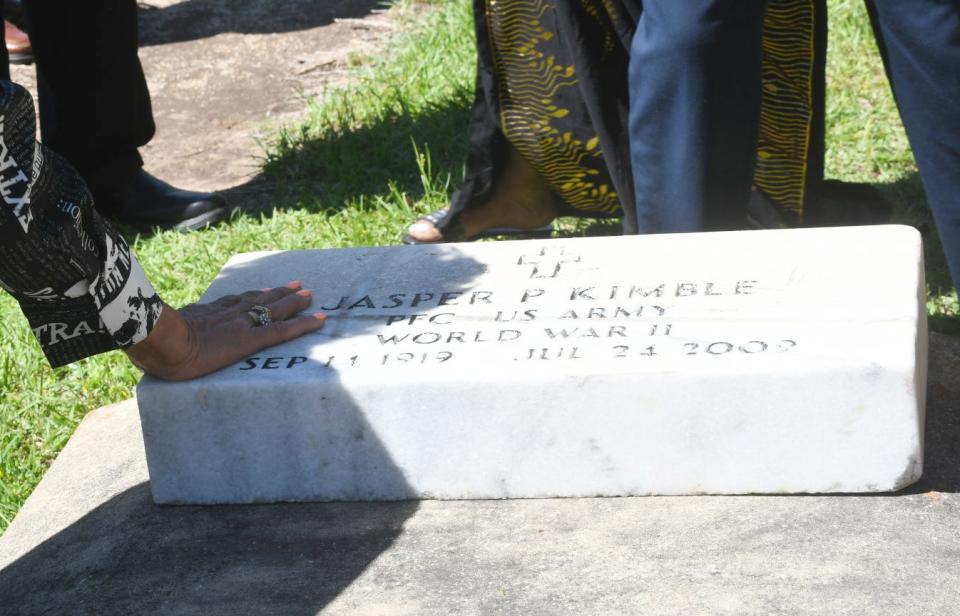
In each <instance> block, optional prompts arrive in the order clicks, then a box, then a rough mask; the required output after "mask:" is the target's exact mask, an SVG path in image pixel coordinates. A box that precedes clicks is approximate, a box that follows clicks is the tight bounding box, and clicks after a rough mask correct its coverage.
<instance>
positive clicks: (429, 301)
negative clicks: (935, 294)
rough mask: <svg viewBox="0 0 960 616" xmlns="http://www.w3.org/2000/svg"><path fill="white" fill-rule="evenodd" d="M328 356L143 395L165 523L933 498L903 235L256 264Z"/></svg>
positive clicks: (774, 234) (530, 247)
mask: <svg viewBox="0 0 960 616" xmlns="http://www.w3.org/2000/svg"><path fill="white" fill-rule="evenodd" d="M294 277H296V278H300V279H301V280H302V281H303V283H304V286H305V287H306V288H311V289H314V293H315V302H314V307H322V308H323V309H325V311H326V312H327V313H328V320H327V323H326V326H325V327H324V329H323V330H322V331H320V332H319V333H317V334H314V335H310V336H307V337H305V338H301V339H299V340H296V341H293V342H290V343H287V344H284V345H282V346H279V347H275V348H272V349H268V350H265V351H263V352H261V353H258V354H257V355H255V356H253V357H250V358H249V359H247V360H246V361H243V362H240V363H238V364H236V365H234V366H231V367H229V368H227V369H224V370H222V371H220V372H218V373H216V374H213V375H210V376H208V377H205V378H202V379H198V380H196V381H192V382H186V383H164V382H161V381H158V380H154V379H150V378H146V379H144V380H143V381H142V382H141V383H140V385H139V387H138V399H139V407H140V413H141V416H142V422H143V432H144V440H145V444H146V451H147V460H148V464H149V469H150V478H151V484H152V489H153V494H154V497H155V499H156V501H157V502H158V503H253V502H274V501H314V500H317V501H324V500H380V499H383V500H391V499H406V498H440V499H461V498H526V497H558V496H568V497H574V496H597V495H610V496H613V495H617V496H626V495H642V494H701V493H712V494H740V493H798V492H876V491H886V490H895V489H897V488H901V487H903V486H905V485H908V484H910V483H912V482H913V481H915V480H916V479H918V478H919V476H920V473H921V468H922V435H923V419H924V416H923V411H924V399H923V395H924V390H925V376H926V368H925V360H926V328H925V325H926V320H925V310H924V278H923V265H922V253H921V243H920V237H919V234H918V233H917V232H916V231H915V230H913V229H910V228H908V227H898V226H883V227H860V228H836V229H812V230H792V231H757V232H736V233H714V234H684V235H660V236H642V237H602V238H591V239H563V240H542V241H522V242H519V241H518V242H502V243H476V244H451V245H436V246H414V247H388V248H357V249H344V250H315V251H299V252H283V253H251V254H244V255H239V256H237V257H235V258H233V259H231V261H230V262H229V263H228V264H227V266H226V267H225V268H224V270H223V271H222V273H221V274H220V276H219V277H218V278H217V279H216V281H215V282H214V283H213V284H212V285H211V287H210V289H209V291H208V292H207V294H206V295H205V299H206V300H210V299H214V298H216V297H218V296H220V295H224V294H227V293H234V292H239V291H243V290H247V289H254V288H262V287H265V286H272V285H275V284H278V283H279V282H282V281H283V280H286V279H290V278H294Z"/></svg>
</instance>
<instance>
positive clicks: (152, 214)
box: [91, 169, 230, 231]
mask: <svg viewBox="0 0 960 616" xmlns="http://www.w3.org/2000/svg"><path fill="white" fill-rule="evenodd" d="M91 192H92V193H93V200H94V203H95V204H96V206H97V209H98V210H99V211H100V213H102V214H104V215H105V216H108V217H110V218H114V219H116V220H117V221H119V222H121V223H122V224H125V225H129V226H130V227H132V228H133V229H134V230H136V231H149V230H151V229H154V228H158V229H162V230H167V229H176V230H177V231H195V230H197V229H202V228H204V227H206V226H207V225H213V224H216V223H218V222H220V221H221V220H223V219H225V218H227V216H229V215H230V212H229V210H228V209H227V203H226V201H224V199H223V197H221V196H220V195H217V194H214V193H203V192H190V191H186V190H180V189H179V188H175V187H173V186H171V185H170V184H167V183H166V182H164V181H162V180H159V179H157V178H155V177H153V176H152V175H150V174H149V173H147V172H146V171H144V170H143V169H139V170H137V171H135V172H134V173H132V174H131V175H129V176H127V177H125V178H123V179H120V180H116V181H114V182H113V183H111V184H109V185H106V186H96V187H94V186H91Z"/></svg>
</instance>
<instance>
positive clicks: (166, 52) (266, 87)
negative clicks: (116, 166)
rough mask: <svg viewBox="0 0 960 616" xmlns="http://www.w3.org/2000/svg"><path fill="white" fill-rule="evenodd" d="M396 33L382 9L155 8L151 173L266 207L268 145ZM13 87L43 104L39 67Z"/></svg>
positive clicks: (154, 4) (332, 2)
mask: <svg viewBox="0 0 960 616" xmlns="http://www.w3.org/2000/svg"><path fill="white" fill-rule="evenodd" d="M394 28H395V21H394V11H393V10H388V7H387V6H386V4H385V3H384V2H381V1H380V0H250V1H248V2H242V3H240V2H236V0H152V1H151V2H146V3H141V4H140V42H141V46H140V60H141V62H142V63H143V67H144V72H145V73H146V75H147V81H148V83H149V85H150V93H151V96H152V100H153V111H154V117H155V119H156V124H157V133H156V136H155V137H154V139H153V140H152V141H151V142H150V143H149V144H148V145H147V146H145V147H144V148H142V149H141V153H142V154H143V157H144V160H145V162H146V168H147V170H148V171H150V172H151V173H153V174H154V175H157V176H158V177H161V178H163V179H164V180H167V181H169V182H171V183H174V184H176V185H178V186H181V187H184V188H190V189H195V190H222V191H226V193H227V194H228V197H229V198H230V199H231V201H232V202H236V203H237V204H238V205H240V204H242V205H246V206H251V207H252V206H258V205H259V206H263V205H265V204H264V203H262V201H263V199H264V198H265V196H266V195H268V194H269V192H270V190H269V188H270V187H269V186H267V185H265V184H264V182H263V181H262V180H261V179H259V178H257V174H258V172H259V166H260V161H261V160H262V157H263V148H262V146H261V145H260V143H261V142H262V139H263V137H264V136H265V135H268V134H270V133H271V132H272V131H274V130H276V128H277V127H278V126H279V125H282V124H287V125H291V124H294V123H296V122H297V120H299V119H300V118H301V117H302V116H303V114H304V110H305V100H306V99H307V98H308V97H310V96H316V95H318V94H321V93H322V92H323V90H324V89H325V88H327V87H331V86H333V85H337V84H339V83H342V82H343V81H344V79H345V75H346V70H347V68H348V66H349V65H350V63H351V60H352V59H355V58H357V57H362V56H363V55H366V54H370V53H373V52H375V51H376V50H377V49H378V48H379V47H380V46H381V45H382V44H383V43H384V41H385V40H386V38H387V36H388V35H389V34H390V33H391V31H392V30H393V29H394ZM12 73H13V79H14V80H15V81H17V82H19V83H22V84H23V85H25V86H27V87H28V88H29V89H31V90H32V91H33V93H34V96H36V78H35V75H34V71H33V67H32V66H14V67H12Z"/></svg>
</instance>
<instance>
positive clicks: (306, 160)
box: [223, 92, 470, 231]
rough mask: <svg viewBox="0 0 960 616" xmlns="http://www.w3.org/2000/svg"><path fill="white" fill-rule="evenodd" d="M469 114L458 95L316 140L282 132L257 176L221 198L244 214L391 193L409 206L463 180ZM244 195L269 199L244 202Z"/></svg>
mask: <svg viewBox="0 0 960 616" xmlns="http://www.w3.org/2000/svg"><path fill="white" fill-rule="evenodd" d="M469 113H470V94H469V93H467V92H464V93H462V94H461V95H458V96H457V97H456V98H455V100H453V101H452V102H449V103H448V104H446V105H443V106H435V107H432V108H430V109H427V110H425V111H422V112H419V113H417V114H415V115H414V114H402V113H397V114H393V115H390V116H388V117H386V118H383V119H382V120H381V121H379V122H376V123H373V124H364V125H362V126H359V127H355V128H348V129H346V130H342V131H337V132H333V131H328V132H326V133H324V134H321V135H318V136H312V135H306V134H290V133H284V134H281V136H280V139H279V142H278V144H277V146H276V148H274V151H275V152H276V153H275V154H273V155H271V157H270V158H269V159H268V160H267V161H266V163H265V165H264V168H263V171H262V173H261V174H260V175H258V176H257V177H255V178H253V179H252V180H251V181H250V182H248V183H246V184H244V185H241V186H237V187H234V188H232V189H229V190H227V191H224V193H223V194H224V195H225V196H226V197H227V198H228V199H230V200H231V202H237V203H241V204H242V207H243V209H244V210H246V211H250V212H266V213H269V211H270V210H273V209H277V210H285V209H306V210H308V211H322V212H332V211H336V210H339V209H343V208H345V207H350V206H352V205H355V204H357V203H358V202H360V201H363V202H365V203H366V202H370V201H372V200H373V199H374V198H375V197H377V196H386V195H388V194H390V193H391V192H395V193H401V194H405V195H410V196H411V198H413V199H415V200H416V199H419V198H421V197H423V195H424V193H425V191H426V186H427V185H429V184H430V183H431V182H433V181H434V179H436V178H439V179H440V181H441V182H446V181H447V179H448V178H449V182H450V186H451V187H452V188H456V186H457V185H458V184H459V183H460V181H461V180H462V178H463V169H464V160H465V159H466V153H467V128H468V124H469ZM417 150H419V151H421V152H424V153H427V154H429V157H430V160H431V165H432V169H431V173H430V175H432V177H431V178H428V179H427V180H426V184H425V181H424V178H423V177H422V175H421V169H420V168H419V166H418V162H417V156H416V152H417ZM440 188H441V189H442V188H443V187H442V186H441V187H440ZM250 195H268V196H269V198H268V199H266V200H264V199H262V198H261V199H254V200H251V199H250V198H249V197H250ZM268 202H269V203H268ZM398 231H399V229H398Z"/></svg>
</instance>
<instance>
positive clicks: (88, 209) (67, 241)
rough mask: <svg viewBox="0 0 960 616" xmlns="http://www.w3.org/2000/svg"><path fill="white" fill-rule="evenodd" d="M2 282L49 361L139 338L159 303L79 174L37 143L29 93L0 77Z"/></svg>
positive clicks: (100, 350) (79, 356) (150, 324)
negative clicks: (96, 206)
mask: <svg viewBox="0 0 960 616" xmlns="http://www.w3.org/2000/svg"><path fill="white" fill-rule="evenodd" d="M0 287H3V288H4V289H6V290H7V291H9V292H10V293H11V294H12V295H13V296H14V297H15V298H16V300H17V301H18V302H19V303H20V308H21V309H22V310H23V312H24V314H25V315H26V316H27V320H28V321H29V322H30V327H31V328H32V329H33V333H34V335H35V336H36V338H37V341H38V342H39V343H40V345H41V347H42V348H43V352H44V354H45V355H46V356H47V359H48V360H49V362H50V364H51V365H52V366H53V367H58V366H62V365H64V364H68V363H71V362H74V361H77V360H79V359H83V358H84V357H88V356H90V355H95V354H97V353H103V352H105V351H109V350H112V349H116V348H121V349H123V348H127V347H129V346H131V345H133V344H136V343H137V342H140V341H141V340H143V339H144V338H146V337H147V335H148V334H149V333H150V331H151V330H152V329H153V327H154V325H155V323H156V321H157V319H158V318H159V316H160V312H161V310H162V306H163V304H162V302H161V301H160V298H159V297H158V296H157V293H156V291H154V289H153V286H152V285H151V284H150V282H149V281H148V280H147V277H146V275H145V274H144V272H143V269H142V268H141V267H140V264H139V263H138V262H137V260H136V258H135V257H134V256H133V254H132V253H131V252H130V247H129V246H128V245H127V242H126V241H125V240H124V239H123V237H122V236H121V235H120V234H119V233H117V232H116V231H115V230H114V229H113V228H112V227H111V226H110V225H109V224H108V223H107V222H106V221H104V220H103V219H102V218H101V217H100V216H99V215H98V214H97V212H96V211H95V210H94V208H93V200H92V198H91V196H90V192H89V190H88V189H87V187H86V185H85V184H84V182H83V179H82V178H81V177H80V176H79V175H78V174H77V172H76V171H75V170H74V169H73V168H72V167H71V166H70V165H69V164H68V163H67V162H66V161H65V160H64V159H62V158H60V157H59V156H57V155H56V154H54V153H52V152H50V151H49V150H47V149H45V148H44V147H43V146H42V145H41V144H39V143H37V141H36V118H35V115H34V109H33V99H32V98H31V97H30V95H29V94H28V93H27V91H26V90H24V89H23V88H22V87H20V86H18V85H16V84H13V83H11V82H9V81H0Z"/></svg>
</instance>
